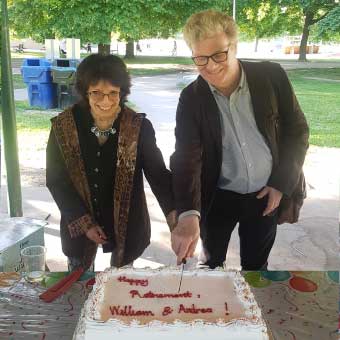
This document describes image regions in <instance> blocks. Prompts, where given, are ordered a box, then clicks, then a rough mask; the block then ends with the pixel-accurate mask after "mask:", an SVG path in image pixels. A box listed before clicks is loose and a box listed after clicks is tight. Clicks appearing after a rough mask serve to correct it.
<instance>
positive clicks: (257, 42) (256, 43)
mask: <svg viewBox="0 0 340 340" xmlns="http://www.w3.org/2000/svg"><path fill="white" fill-rule="evenodd" d="M258 46H259V38H258V37H256V38H255V49H254V52H257V48H258Z"/></svg>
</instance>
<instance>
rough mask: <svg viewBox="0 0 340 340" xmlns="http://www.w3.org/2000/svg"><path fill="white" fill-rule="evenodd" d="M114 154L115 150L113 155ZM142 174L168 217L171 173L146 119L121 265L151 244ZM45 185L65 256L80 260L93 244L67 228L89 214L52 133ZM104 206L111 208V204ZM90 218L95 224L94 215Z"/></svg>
mask: <svg viewBox="0 0 340 340" xmlns="http://www.w3.org/2000/svg"><path fill="white" fill-rule="evenodd" d="M77 109H78V108H77V106H74V107H73V117H74V119H75V121H76V122H77V120H78V119H80V118H79V117H80V115H79V112H77ZM122 114H124V111H123V113H122ZM78 133H79V131H78ZM119 133H122V131H120V132H119ZM73 137H74V134H73V135H72V134H70V138H73ZM115 151H117V150H113V151H112V152H115ZM108 161H109V160H108ZM143 174H144V175H145V177H146V179H147V180H148V182H149V184H150V187H151V189H152V191H153V193H154V194H155V196H156V198H157V200H158V202H159V204H160V206H161V208H162V210H163V212H164V214H165V215H167V214H168V213H169V212H170V211H171V210H173V209H174V202H173V194H172V184H171V174H170V171H169V170H167V169H166V167H165V164H164V160H163V157H162V154H161V152H160V150H159V149H158V147H157V145H156V140H155V131H154V129H153V127H152V124H151V122H150V121H149V120H148V119H146V118H143V121H142V123H141V128H140V133H139V138H138V145H137V158H136V164H135V172H134V178H133V187H132V194H131V199H130V209H129V216H128V224H127V236H126V242H125V252H124V259H123V265H124V264H128V263H130V262H131V261H133V260H135V259H136V258H137V257H139V256H140V255H141V254H142V253H143V251H144V250H145V248H146V247H147V246H148V245H149V243H150V235H151V231H150V218H149V213H148V209H147V203H146V198H145V193H144V179H143ZM46 185H47V187H48V189H49V190H50V192H51V194H52V196H53V197H54V199H55V201H56V203H57V205H58V207H59V209H60V213H61V221H60V234H61V242H62V249H63V252H64V254H65V255H66V256H74V257H78V258H83V257H84V256H85V255H86V254H85V253H86V251H87V250H86V248H88V247H89V246H90V245H89V243H93V242H92V241H90V240H89V239H87V237H86V236H85V233H82V234H81V235H79V236H77V237H74V236H73V237H72V235H71V233H70V230H69V225H70V224H72V222H73V221H77V220H82V217H84V216H87V215H91V212H90V211H89V209H87V207H86V204H85V202H83V201H82V199H81V198H80V195H79V194H78V192H76V189H75V187H74V185H73V184H72V181H71V179H70V176H69V173H68V171H67V169H66V166H65V162H64V160H63V155H62V153H61V150H60V145H58V144H57V140H56V138H55V137H54V133H53V130H52V131H51V135H50V138H49V141H48V145H47V166H46ZM112 190H113V188H112ZM105 203H106V204H109V205H110V204H112V205H113V202H105ZM90 218H92V219H93V220H94V222H96V221H95V216H91V217H90Z"/></svg>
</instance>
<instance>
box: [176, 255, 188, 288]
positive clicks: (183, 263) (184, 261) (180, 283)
mask: <svg viewBox="0 0 340 340" xmlns="http://www.w3.org/2000/svg"><path fill="white" fill-rule="evenodd" d="M186 263H187V260H186V259H185V258H184V259H183V260H182V264H181V265H182V270H181V278H180V281H179V286H178V291H177V294H178V293H179V292H180V290H181V285H182V279H183V270H184V265H185V264H186Z"/></svg>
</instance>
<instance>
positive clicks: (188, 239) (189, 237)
mask: <svg viewBox="0 0 340 340" xmlns="http://www.w3.org/2000/svg"><path fill="white" fill-rule="evenodd" d="M199 237H200V226H199V218H198V216H196V215H189V216H185V217H183V218H181V219H180V220H179V221H178V223H177V226H176V228H175V229H174V230H173V231H172V233H171V247H172V250H173V251H174V252H175V254H176V255H177V264H178V265H179V264H181V263H182V260H183V259H184V258H187V257H193V255H194V252H195V249H196V245H197V242H198V239H199Z"/></svg>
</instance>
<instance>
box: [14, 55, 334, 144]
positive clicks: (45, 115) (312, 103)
mask: <svg viewBox="0 0 340 340" xmlns="http://www.w3.org/2000/svg"><path fill="white" fill-rule="evenodd" d="M177 59H178V62H183V63H188V64H190V63H191V61H190V59H189V58H180V57H178V58H177V57H168V58H166V57H147V58H146V59H145V57H138V58H136V59H134V60H133V61H132V62H131V63H129V62H128V65H129V66H131V71H132V73H133V74H135V75H137V74H143V75H146V74H147V75H152V74H162V73H168V71H169V69H168V68H166V69H164V65H166V66H168V65H174V70H177V71H178V69H177V68H175V66H176V60H177ZM142 62H143V63H144V62H145V63H144V64H142ZM139 65H142V66H143V67H142V68H140V67H139ZM148 65H149V66H150V68H148ZM155 65H157V66H156V67H155ZM186 65H187V64H186ZM135 66H137V67H136V68H134V67H135ZM134 72H135V73H134ZM143 72H145V73H143ZM158 72H159V73H158ZM288 76H289V78H290V80H291V82H292V84H293V87H294V89H295V92H296V95H297V97H298V100H299V103H300V105H301V107H302V110H303V112H304V113H305V115H306V117H307V120H308V123H309V127H310V144H312V145H318V146H325V147H340V95H339V94H340V68H331V69H329V68H324V69H320V68H318V69H297V70H290V71H288ZM20 77H21V76H20V75H18V76H15V78H20ZM16 83H17V84H20V79H17V80H16ZM130 105H131V103H130ZM132 105H133V104H132ZM59 111H60V110H59V109H56V110H48V111H44V110H40V109H31V108H29V106H28V103H27V102H17V123H18V132H19V133H20V132H21V131H26V132H28V131H32V132H34V133H36V132H38V131H45V132H46V131H48V130H49V127H50V123H49V119H50V118H51V117H52V116H53V115H55V114H56V113H57V112H59Z"/></svg>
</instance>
